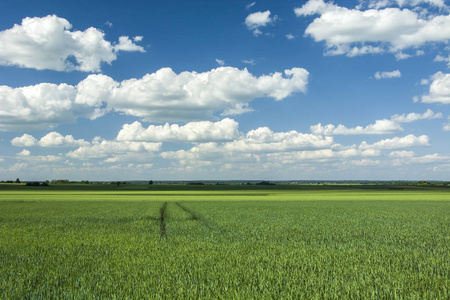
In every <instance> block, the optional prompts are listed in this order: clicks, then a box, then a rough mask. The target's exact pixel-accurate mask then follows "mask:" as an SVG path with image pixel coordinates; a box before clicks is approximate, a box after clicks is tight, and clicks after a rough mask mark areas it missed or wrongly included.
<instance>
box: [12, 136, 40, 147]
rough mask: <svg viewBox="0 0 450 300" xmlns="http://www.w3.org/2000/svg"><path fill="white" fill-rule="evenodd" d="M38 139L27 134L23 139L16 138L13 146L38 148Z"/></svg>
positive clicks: (13, 140)
mask: <svg viewBox="0 0 450 300" xmlns="http://www.w3.org/2000/svg"><path fill="white" fill-rule="evenodd" d="M37 142H38V141H37V139H36V138H34V137H33V136H32V135H30V134H27V133H25V134H24V135H22V136H21V137H15V138H13V139H12V140H11V145H13V146H16V147H32V146H36V144H37Z"/></svg>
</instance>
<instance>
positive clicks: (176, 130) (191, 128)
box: [117, 118, 239, 142]
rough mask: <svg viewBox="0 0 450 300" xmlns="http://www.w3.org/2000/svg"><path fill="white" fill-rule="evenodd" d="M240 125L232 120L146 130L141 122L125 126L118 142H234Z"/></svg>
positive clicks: (156, 127) (155, 126) (162, 126)
mask: <svg viewBox="0 0 450 300" xmlns="http://www.w3.org/2000/svg"><path fill="white" fill-rule="evenodd" d="M238 126H239V124H238V123H237V122H236V121H234V120H232V119H228V118H227V119H223V120H222V121H219V122H214V123H213V122H209V121H202V122H190V123H187V124H186V125H184V126H179V125H177V124H172V125H170V124H168V123H166V124H165V125H150V126H149V127H147V128H144V127H143V126H142V124H141V123H140V122H137V121H136V122H134V123H133V124H125V125H123V126H122V129H121V130H120V131H119V133H118V135H117V140H118V141H158V142H159V141H161V142H162V141H172V142H200V141H222V140H233V139H236V138H237V137H238V136H239V131H238Z"/></svg>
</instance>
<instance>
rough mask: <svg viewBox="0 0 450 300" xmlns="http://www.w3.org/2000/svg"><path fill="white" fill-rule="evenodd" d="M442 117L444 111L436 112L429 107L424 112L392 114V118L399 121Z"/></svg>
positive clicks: (409, 121) (405, 121)
mask: <svg viewBox="0 0 450 300" xmlns="http://www.w3.org/2000/svg"><path fill="white" fill-rule="evenodd" d="M442 117H443V115H442V113H435V112H433V111H432V110H431V109H427V111H426V112H424V113H423V114H418V113H409V114H402V115H393V116H391V120H392V121H394V122H398V123H411V122H415V121H418V120H431V119H440V118H442Z"/></svg>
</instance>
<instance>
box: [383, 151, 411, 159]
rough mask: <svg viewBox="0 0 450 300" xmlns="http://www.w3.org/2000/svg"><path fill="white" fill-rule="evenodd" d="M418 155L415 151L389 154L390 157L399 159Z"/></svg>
mask: <svg viewBox="0 0 450 300" xmlns="http://www.w3.org/2000/svg"><path fill="white" fill-rule="evenodd" d="M415 155H416V154H415V153H414V151H406V150H403V151H392V152H391V153H389V157H399V158H405V157H414V156H415Z"/></svg>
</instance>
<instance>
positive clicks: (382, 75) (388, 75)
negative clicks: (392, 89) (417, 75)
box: [375, 70, 402, 79]
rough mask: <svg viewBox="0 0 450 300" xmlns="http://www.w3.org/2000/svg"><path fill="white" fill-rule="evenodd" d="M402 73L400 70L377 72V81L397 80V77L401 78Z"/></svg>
mask: <svg viewBox="0 0 450 300" xmlns="http://www.w3.org/2000/svg"><path fill="white" fill-rule="evenodd" d="M401 76H402V73H400V71H399V70H395V71H392V72H376V73H375V78H376V79H384V78H395V77H401Z"/></svg>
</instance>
